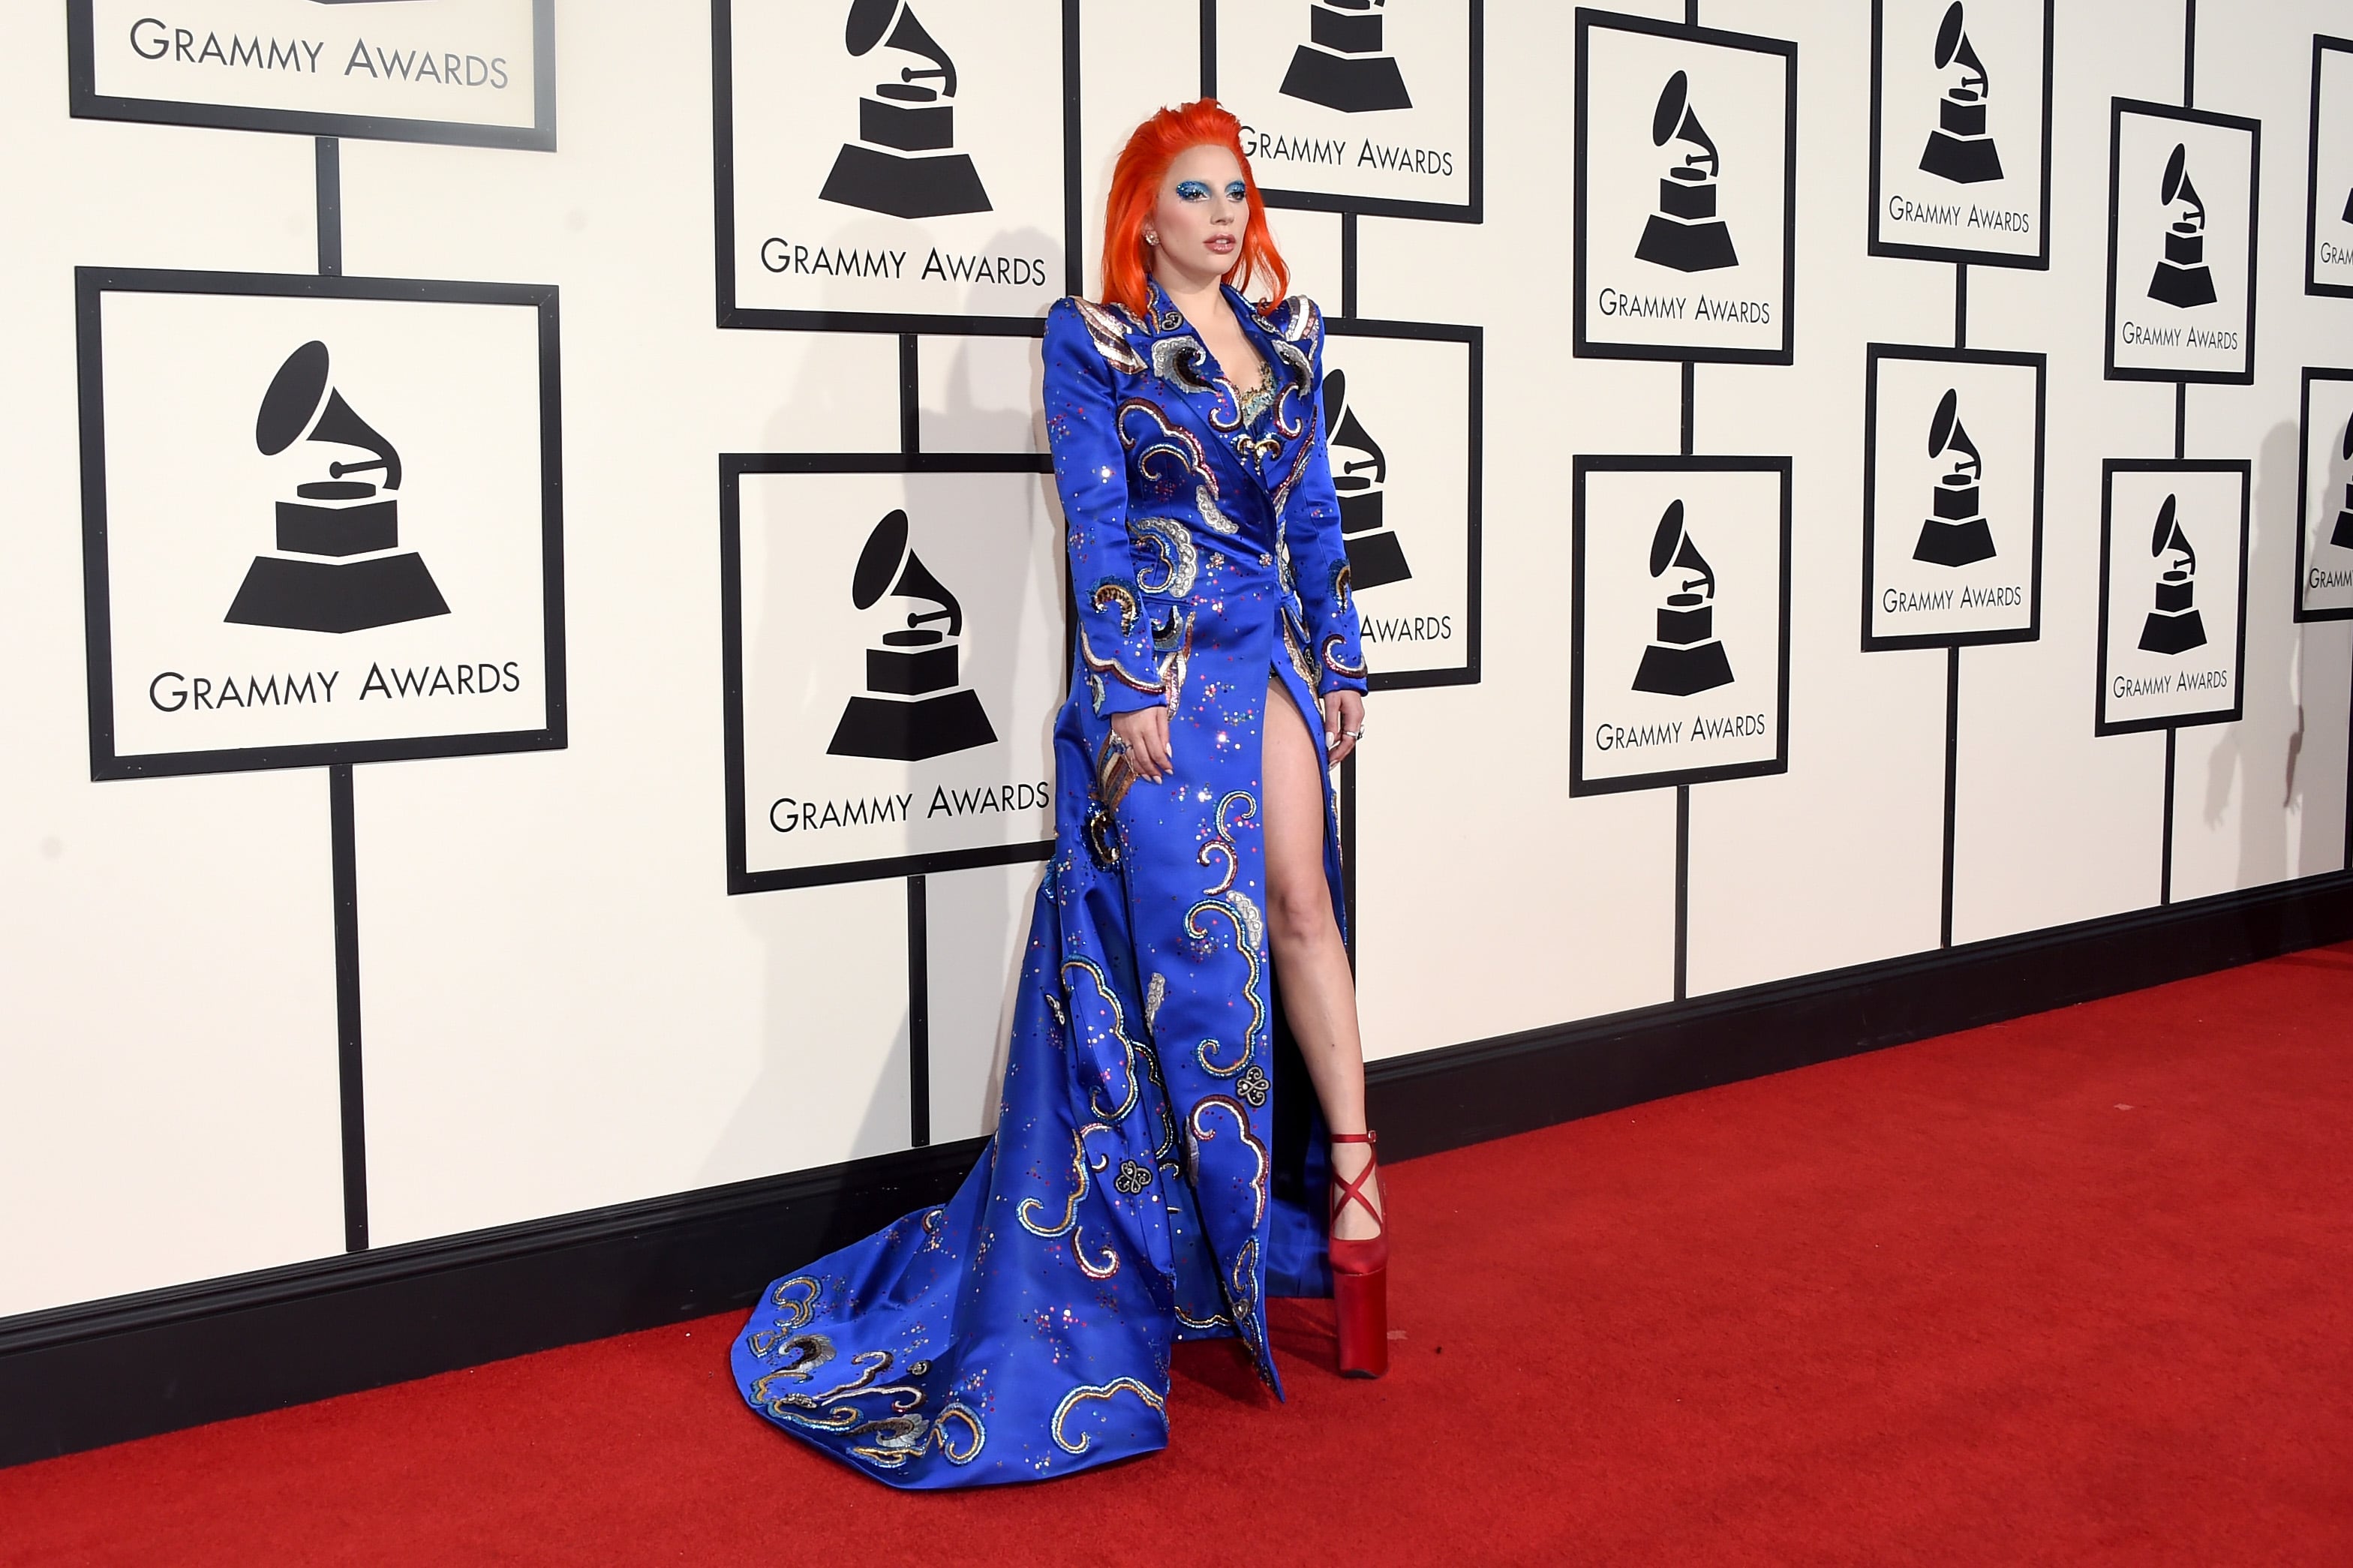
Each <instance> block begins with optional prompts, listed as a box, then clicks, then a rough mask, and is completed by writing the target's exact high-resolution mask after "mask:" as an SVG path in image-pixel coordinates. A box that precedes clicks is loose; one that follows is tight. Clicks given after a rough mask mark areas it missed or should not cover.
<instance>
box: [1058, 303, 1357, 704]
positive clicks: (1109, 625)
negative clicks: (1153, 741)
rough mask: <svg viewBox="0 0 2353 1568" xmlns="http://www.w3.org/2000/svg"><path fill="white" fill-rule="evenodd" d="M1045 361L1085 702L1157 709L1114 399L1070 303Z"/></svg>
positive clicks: (1063, 306) (1158, 694) (1105, 368)
mask: <svg viewBox="0 0 2353 1568" xmlns="http://www.w3.org/2000/svg"><path fill="white" fill-rule="evenodd" d="M1045 356H1046V380H1045V405H1046V438H1047V441H1048V443H1049V445H1050V446H1051V447H1052V448H1053V454H1054V486H1055V489H1057V490H1058V491H1059V492H1060V496H1061V498H1062V517H1063V521H1064V524H1065V527H1066V530H1067V543H1068V547H1069V550H1070V556H1071V594H1072V595H1073V596H1074V597H1075V598H1076V600H1077V602H1078V617H1079V625H1078V634H1079V656H1080V658H1081V660H1082V663H1083V665H1084V668H1085V671H1086V679H1087V684H1088V687H1089V695H1090V696H1091V697H1092V700H1093V705H1094V710H1095V712H1096V713H1097V714H1099V715H1102V716H1104V717H1108V716H1110V715H1111V714H1113V713H1127V712H1132V711H1134V710H1136V709H1139V708H1151V707H1155V706H1158V705H1160V704H1162V703H1163V702H1165V701H1166V696H1165V693H1164V692H1163V690H1162V682H1161V678H1160V675H1159V672H1158V669H1157V668H1156V662H1155V659H1154V658H1153V652H1152V632H1151V628H1150V627H1149V626H1146V625H1145V622H1144V616H1143V595H1141V594H1140V593H1139V592H1138V591H1137V589H1136V585H1135V566H1136V561H1135V547H1134V545H1133V544H1132V543H1131V542H1129V539H1128V531H1127V482H1128V480H1127V457H1126V453H1125V451H1124V448H1123V447H1122V446H1121V443H1120V438H1119V428H1118V422H1117V396H1116V392H1115V389H1114V387H1113V383H1112V372H1111V367H1110V366H1109V365H1107V364H1106V363H1103V354H1102V353H1101V351H1099V350H1098V349H1097V348H1096V346H1095V344H1094V342H1092V339H1091V338H1090V336H1089V334H1088V331H1087V329H1086V325H1085V323H1084V322H1083V321H1081V320H1080V318H1079V314H1078V310H1077V307H1076V306H1074V305H1073V304H1072V303H1071V301H1070V300H1060V301H1059V302H1058V303H1056V304H1055V306H1054V308H1053V309H1052V310H1050V311H1049V312H1048V313H1047V316H1046V351H1045ZM1324 488H1325V489H1330V488H1331V487H1330V481H1329V480H1328V479H1327V480H1326V481H1325V487H1324Z"/></svg>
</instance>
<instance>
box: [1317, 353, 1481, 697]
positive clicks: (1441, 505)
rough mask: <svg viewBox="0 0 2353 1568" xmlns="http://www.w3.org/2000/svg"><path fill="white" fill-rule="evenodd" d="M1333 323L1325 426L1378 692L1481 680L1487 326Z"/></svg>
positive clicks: (1367, 653) (1360, 616)
mask: <svg viewBox="0 0 2353 1568" xmlns="http://www.w3.org/2000/svg"><path fill="white" fill-rule="evenodd" d="M1325 326H1326V328H1327V334H1326V336H1325V338H1324V435H1325V439H1326V441H1327V442H1328V446H1329V455H1330V458H1331V462H1332V485H1333V489H1335V491H1336V492H1337V494H1338V496H1339V499H1340V532H1341V539H1342V540H1343V542H1345V544H1346V546H1347V550H1348V569H1349V575H1350V579H1351V581H1352V583H1353V584H1354V588H1353V593H1354V597H1355V601H1356V614H1357V617H1358V620H1359V621H1360V623H1361V624H1362V626H1363V628H1364V641H1365V658H1366V662H1367V663H1368V664H1369V665H1370V666H1371V667H1372V686H1373V689H1374V690H1376V691H1388V690H1394V689H1398V688H1403V687H1417V686H1469V685H1475V684H1476V683H1477V681H1478V679H1479V603H1480V584H1479V573H1480V541H1479V510H1480V423H1481V420H1480V399H1481V387H1482V381H1483V376H1482V334H1481V331H1480V329H1479V328H1477V327H1461V326H1440V325H1436V324H1432V323H1429V322H1422V321H1362V320H1357V321H1350V320H1343V319H1340V318H1337V317H1334V318H1331V319H1329V320H1327V321H1326V322H1325Z"/></svg>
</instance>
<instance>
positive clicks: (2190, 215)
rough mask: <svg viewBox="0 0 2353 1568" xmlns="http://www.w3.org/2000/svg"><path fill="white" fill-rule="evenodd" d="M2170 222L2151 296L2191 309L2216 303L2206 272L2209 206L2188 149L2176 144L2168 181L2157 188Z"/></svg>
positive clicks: (2150, 282) (2167, 163)
mask: <svg viewBox="0 0 2353 1568" xmlns="http://www.w3.org/2000/svg"><path fill="white" fill-rule="evenodd" d="M2158 200H2159V201H2160V202H2162V203H2164V204H2165V207H2166V210H2167V212H2168V215H2170V216H2171V222H2170V224H2169V226H2168V227H2167V229H2166V231H2165V254H2164V255H2163V256H2162V257H2160V258H2158V263H2157V271H2156V272H2155V273H2154V274H2153V275H2152V276H2151V277H2150V278H2149V280H2148V297H2149V298H2150V299H2152V300H2157V301H2158V303H2159V304H2165V305H2174V306H2179V307H2180V308H2181V309H2183V310H2188V309H2189V308H2190V307H2191V306H2194V305H2211V304H2212V303H2213V302H2214V275H2213V274H2212V273H2211V272H2210V271H2208V270H2207V269H2206V207H2205V205H2204V204H2203V203H2201V202H2200V201H2199V199H2198V187H2197V186H2196V185H2195V184H2191V183H2190V179H2189V149H2188V148H2187V147H2185V146H2183V145H2182V144H2181V143H2180V142H2175V143H2174V144H2173V156H2172V157H2170V158H2168V159H2167V160H2166V161H2165V178H2164V179H2163V180H2162V181H2161V182H2159V184H2158Z"/></svg>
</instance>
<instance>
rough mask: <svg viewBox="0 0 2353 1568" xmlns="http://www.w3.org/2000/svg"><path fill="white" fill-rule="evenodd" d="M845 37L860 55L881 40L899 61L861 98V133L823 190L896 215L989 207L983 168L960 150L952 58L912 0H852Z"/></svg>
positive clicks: (846, 145)
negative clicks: (982, 180) (926, 27)
mask: <svg viewBox="0 0 2353 1568" xmlns="http://www.w3.org/2000/svg"><path fill="white" fill-rule="evenodd" d="M842 42H843V44H844V45H845V46H846V47H848V48H849V53H850V55H851V57H852V58H858V59H863V58H866V56H868V55H869V54H871V53H872V52H873V51H874V49H875V48H876V47H881V48H882V49H884V50H885V51H887V54H886V58H887V60H888V61H889V62H890V63H891V64H894V65H898V70H897V73H896V74H895V75H893V76H886V77H885V78H884V79H882V80H881V81H879V82H877V83H875V84H874V89H873V90H872V91H871V92H869V93H867V94H866V95H865V96H864V97H862V98H860V100H858V140H857V141H855V142H843V143H842V147H841V152H840V153H839V154H838V155H837V156H836V157H835V158H834V160H833V173H831V174H828V175H827V176H826V181H825V189H824V190H822V191H820V192H818V196H819V198H820V199H822V200H825V201H828V202H839V203H840V204H841V205H844V206H852V207H862V208H864V209H865V210H866V211H868V212H877V213H888V214H890V215H891V216H893V217H945V216H948V215H950V214H952V213H985V212H987V211H988V210H989V205H988V193H987V191H986V190H984V189H982V188H981V184H980V172H979V171H978V170H977V169H976V168H974V167H973V163H972V159H971V158H970V157H969V156H968V155H967V154H965V153H959V152H957V151H956V150H955V95H956V68H955V61H953V60H951V59H950V58H948V54H947V51H946V50H945V49H943V48H942V47H940V46H939V45H938V43H937V42H935V41H934V39H933V37H932V36H931V35H930V34H929V33H927V32H925V31H924V30H923V24H922V23H921V22H918V21H917V20H915V14H914V12H913V11H912V10H910V9H908V5H907V0H851V5H850V7H849V26H848V27H847V28H846V29H845V30H844V33H843V37H842ZM902 60H913V61H915V62H917V63H915V64H913V65H907V64H900V62H901V61H902ZM931 84H936V85H931Z"/></svg>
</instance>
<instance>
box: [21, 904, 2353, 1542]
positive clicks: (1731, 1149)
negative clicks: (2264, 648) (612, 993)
mask: <svg viewBox="0 0 2353 1568" xmlns="http://www.w3.org/2000/svg"><path fill="white" fill-rule="evenodd" d="M2349 1130H2353V946H2348V947H2344V948H2337V949H2332V950H2326V951H2322V952H2310V953H2305V954H2300V955H2296V956H2294V957H2289V958H2284V959H2279V960H2276V961H2274V962H2272V963H2264V964H2259V965H2256V966H2253V967H2252V968H2248V969H2242V970H2237V971H2233V972H2232V973H2224V974H2218V975H2212V976H2209V977H2207V978H2204V979H2200V980H2194V981H2189V982H2185V983H2183V984H2178V985H2173V986H2168V987H2166V988H2164V989H2162V990H2158V991H2152V992H2147V993H2142V994H2137V995H2133V996H2127V997H2122V998H2118V999H2116V1000H2114V1001H2110V1002H2105V1003H2099V1004H2095V1005H2090V1006H2085V1007H2077V1008H2073V1009H2071V1010H2069V1011H2066V1012H2063V1013H2058V1014H2052V1015H2048V1016H2040V1017H2035V1018H2031V1019H2026V1020H2023V1021H2021V1022H2019V1023H2015V1024H2010V1025H2004V1026H1997V1027H1993V1028H1988V1029H1980V1030H1977V1031H1975V1032H1973V1033H1970V1034H1967V1035H1959V1036H1954V1037H1948V1038H1945V1039H1939V1040H1932V1041H1928V1042H1926V1043H1923V1044H1920V1045H1916V1046H1910V1047H1904V1048H1901V1049H1897V1050H1891V1051H1882V1052H1879V1053H1876V1054H1874V1055H1871V1056H1866V1057H1859V1058H1853V1059H1852V1060H1849V1061H1843V1062H1838V1063H1833V1064H1831V1065H1829V1066H1825V1067H1820V1068H1810V1069H1808V1070H1806V1071H1803V1072H1797V1073H1789V1074H1786V1075H1783V1076H1781V1077H1778V1078H1773V1079H1761V1080H1758V1081H1757V1082H1753V1083H1746V1084H1740V1085H1736V1086H1734V1087H1732V1088H1729V1089H1719V1090H1715V1091H1712V1092H1710V1093H1706V1094H1701V1095H1694V1096H1690V1097H1688V1098H1685V1099H1682V1100H1672V1101H1668V1102H1664V1103H1661V1104H1657V1105H1651V1106H1643V1107H1640V1108H1638V1109H1636V1110H1631V1111H1627V1112H1621V1113H1619V1114H1617V1115H1612V1116H1607V1117H1601V1118H1597V1119H1595V1120H1592V1121H1584V1122H1578V1123H1575V1124H1572V1125H1569V1126H1567V1127H1560V1128H1555V1129H1552V1130H1550V1131H1545V1132H1540V1133H1534V1134H1530V1135H1528V1136H1526V1137H1522V1138H1514V1139H1510V1140H1507V1141H1504V1142H1498V1143H1492V1144H1487V1145H1484V1146H1482V1147H1479V1148H1474V1149H1466V1150H1461V1151H1459V1152H1454V1153H1451V1154H1444V1155H1439V1156H1435V1157H1432V1158H1430V1159H1425V1160H1419V1161H1415V1162H1412V1163H1408V1164H1404V1165H1401V1166H1398V1167H1397V1168H1396V1170H1395V1172H1394V1175H1393V1179H1392V1192H1393V1194H1394V1200H1395V1203H1396V1205H1397V1210H1398V1217H1397V1234H1398V1245H1399V1247H1400V1248H1401V1251H1402V1259H1401V1263H1400V1268H1401V1278H1400V1279H1398V1280H1397V1281H1396V1287H1395V1288H1396V1289H1397V1291H1398V1295H1397V1298H1396V1300H1395V1303H1394V1307H1393V1311H1394V1321H1395V1322H1396V1323H1397V1324H1398V1325H1399V1326H1400V1327H1401V1328H1402V1330H1403V1331H1404V1332H1405V1333H1406V1335H1407V1338H1405V1339H1404V1340H1402V1341H1400V1342H1398V1345H1397V1347H1396V1349H1397V1351H1398V1365H1397V1369H1396V1371H1395V1372H1394V1373H1393V1374H1392V1375H1391V1376H1390V1377H1389V1379H1388V1381H1387V1382H1385V1383H1379V1384H1362V1383H1344V1382H1342V1381H1341V1380H1340V1379H1339V1378H1337V1377H1336V1376H1335V1375H1333V1374H1332V1373H1331V1372H1330V1371H1329V1370H1328V1368H1329V1365H1330V1350H1329V1341H1328V1337H1327V1335H1328V1329H1327V1328H1326V1327H1325V1325H1326V1324H1327V1323H1328V1318H1327V1317H1324V1316H1322V1315H1321V1313H1322V1312H1324V1311H1328V1309H1318V1308H1308V1307H1304V1306H1302V1307H1301V1308H1300V1310H1296V1311H1294V1312H1292V1313H1290V1314H1288V1315H1286V1316H1285V1317H1283V1318H1282V1319H1279V1320H1278V1322H1279V1324H1280V1326H1281V1330H1282V1331H1281V1332H1280V1333H1279V1335H1278V1340H1277V1342H1278V1344H1279V1345H1280V1346H1281V1347H1282V1349H1284V1350H1285V1351H1287V1352H1288V1355H1287V1356H1286V1358H1285V1361H1284V1374H1285V1376H1286V1378H1287V1379H1288V1380H1289V1381H1290V1384H1291V1388H1292V1391H1293V1393H1292V1402H1291V1404H1290V1405H1288V1406H1277V1405H1273V1404H1272V1403H1271V1401H1269V1400H1267V1399H1265V1398H1264V1397H1262V1396H1261V1395H1260V1394H1258V1393H1257V1392H1256V1389H1255V1385H1254V1384H1252V1382H1251V1381H1250V1376H1249V1373H1247V1371H1246V1370H1245V1368H1244V1367H1243V1365H1242V1363H1240V1362H1239V1361H1237V1360H1235V1359H1234V1358H1233V1356H1232V1354H1231V1353H1230V1347H1229V1346H1224V1345H1212V1346H1193V1347H1187V1353H1185V1354H1183V1355H1182V1356H1180V1358H1179V1360H1178V1363H1177V1386H1176V1392H1175V1394H1174V1396H1173V1398H1172V1399H1171V1401H1170V1411H1171V1414H1172V1415H1173V1416H1174V1419H1175V1423H1176V1433H1175V1440H1174V1444H1173V1446H1172V1447H1171V1448H1170V1450H1169V1451H1168V1452H1167V1453H1166V1454H1164V1455H1161V1456H1159V1457H1157V1458H1151V1459H1146V1460H1143V1461H1141V1462H1138V1463H1134V1464H1130V1465H1126V1466H1124V1467H1120V1468H1114V1469H1112V1470H1109V1471H1103V1472H1098V1473H1095V1474H1093V1475H1090V1476H1085V1477H1081V1478H1078V1479H1071V1480H1065V1481H1057V1482H1053V1483H1050V1484H1048V1485H1045V1486H1040V1487H1029V1488H1020V1489H1001V1490H996V1491H989V1492H980V1493H973V1494H967V1495H963V1496H923V1497H908V1496H902V1495H899V1494H896V1493H892V1492H889V1491H886V1490H884V1489H882V1488H881V1487H878V1486H875V1485H873V1484H872V1483H871V1482H869V1481H866V1480H864V1479H861V1478H860V1477H858V1476H855V1475H852V1474H849V1473H848V1472H846V1471H843V1470H840V1469H837V1468H834V1467H833V1466H832V1465H831V1464H829V1463H828V1462H827V1461H826V1460H824V1459H821V1458H818V1457H817V1456H816V1455H815V1454H813V1453H810V1452H808V1451H807V1450H805V1449H803V1448H800V1447H797V1446H795V1445H794V1444H793V1443H791V1442H790V1441H789V1440H788V1439H786V1438H785V1437H783V1436H779V1435H777V1434H776V1433H775V1432H773V1431H771V1430H770V1429H769V1428H768V1427H767V1426H765V1425H764V1424H762V1423H761V1422H760V1421H758V1420H757V1419H756V1418H754V1416H753V1415H751V1414H750V1413H749V1412H747V1411H745V1410H744V1408H743V1406H742V1405H740V1404H739V1403H738V1402H737V1400H736V1397H735V1394H734V1390H733V1387H732V1385H731V1384H729V1382H728V1379H727V1373H726V1361H725V1350H726V1345H727V1341H728V1338H729V1336H730V1334H731V1333H732V1332H733V1329H734V1327H735V1321H734V1320H733V1318H728V1319H712V1320H708V1321H702V1322H698V1323H694V1324H691V1325H688V1326H686V1327H683V1328H673V1329H665V1330H660V1331H654V1332H649V1333H643V1334H638V1335H633V1336H631V1337H628V1338H626V1339H620V1340H614V1341H608V1342H604V1343H599V1344H592V1345H583V1346H579V1347H577V1348H575V1349H571V1350H565V1351H556V1352H550V1353H548V1354H545V1355H539V1356H533V1357H528V1358H525V1359H522V1360H520V1361H513V1362H507V1363H501V1364H499V1365H496V1366H491V1367H484V1368H480V1369H478V1370H475V1371H470V1372H463V1373H452V1374H450V1375H448V1376H445V1377H438V1378H434V1379H430V1380H428V1381H426V1382H423V1383H417V1384H407V1385H406V1386H403V1387H398V1388H390V1389H384V1390H380V1391H377V1392H375V1393H371V1394H357V1395H354V1396H352V1397H350V1398H345V1399H338V1400H332V1401H330V1402H328V1403H325V1404H322V1405H310V1406H306V1407H303V1408H301V1409H295V1410H289V1411H283V1412H280V1413H277V1414H274V1415H263V1416H258V1417H255V1418H252V1419H250V1420H245V1421H237V1422H228V1423H224V1424H222V1425H220V1426H211V1427H206V1428H202V1429H199V1430H195V1431H191V1432H184V1433H178V1434H174V1435H172V1436H164V1437H158V1438H153V1439H151V1440H149V1441H146V1442H142V1443H134V1444H128V1445H125V1446H123V1447H117V1448H111V1449H106V1450H102V1451H100V1452H97V1453H91V1454H84V1455H78V1456H75V1457H72V1458H65V1459H59V1460H55V1461H52V1462H49V1463H46V1464H40V1465H33V1466H26V1467H24V1468H17V1469H14V1470H7V1471H0V1563H9V1564H16V1563H41V1564H52V1563H67V1564H71V1563H138V1564H142V1568H146V1565H154V1564H171V1565H174V1568H179V1565H186V1564H214V1563H220V1564H231V1563H233V1564H238V1565H241V1568H242V1565H249V1564H257V1563H269V1564H275V1563H402V1564H413V1563H467V1564H471V1563H567V1564H571V1563H698V1564H702V1563H718V1564H728V1563H763V1564H765V1563H825V1564H828V1565H839V1568H869V1565H878V1564H886V1563H924V1564H935V1563H951V1564H975V1563H1021V1564H1025V1565H1026V1564H1046V1563H1090V1564H1103V1563H1116V1564H1124V1563H1150V1564H1155V1565H1163V1568H1166V1565H1180V1564H1189V1563H1225V1564H1254V1563H1270V1562H1282V1563H1301V1562H1313V1563H1319V1564H1330V1565H1332V1568H1351V1565H1353V1564H1357V1563H1415V1564H1430V1563H1440V1564H1446V1565H1448V1568H1456V1565H1461V1564H1471V1563H1673V1564H1715V1563H1857V1564H1866V1563H1867V1564H1883V1563H1915V1562H1917V1563H2002V1564H2018V1563H2086V1562H2115V1563H2185V1564H2189V1563H2195V1564H2217V1563H2267V1564H2277V1563H2329V1564H2344V1563H2353V1302H2348V1284H2353V1157H2348V1156H2353V1131H2349Z"/></svg>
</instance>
